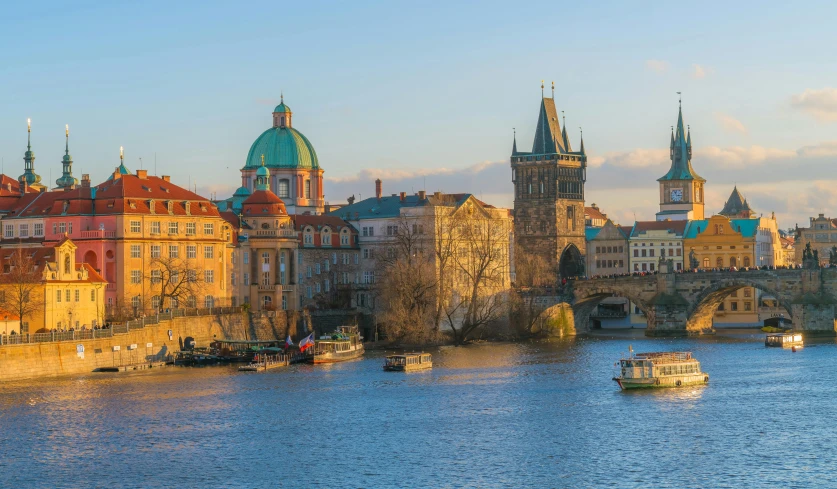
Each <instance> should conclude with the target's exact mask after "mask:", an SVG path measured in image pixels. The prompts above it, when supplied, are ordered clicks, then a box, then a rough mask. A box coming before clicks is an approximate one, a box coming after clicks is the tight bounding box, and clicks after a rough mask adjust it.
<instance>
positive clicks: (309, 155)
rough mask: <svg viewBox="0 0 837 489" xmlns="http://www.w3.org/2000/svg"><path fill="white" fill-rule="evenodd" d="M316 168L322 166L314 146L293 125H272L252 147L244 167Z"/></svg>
mask: <svg viewBox="0 0 837 489" xmlns="http://www.w3.org/2000/svg"><path fill="white" fill-rule="evenodd" d="M262 155H264V164H265V166H266V167H268V168H314V169H317V168H319V167H320V163H319V161H318V160H317V153H316V152H315V151H314V146H312V145H311V143H310V142H309V141H308V139H307V138H306V137H305V136H303V135H302V133H301V132H299V131H297V130H296V129H294V128H292V127H271V128H270V129H268V130H267V131H265V132H263V133H262V135H261V136H259V137H258V139H256V141H255V142H254V143H253V145H252V146H251V147H250V153H248V155H247V163H246V164H245V166H244V168H249V169H252V168H259V167H261V166H262V159H261V157H262Z"/></svg>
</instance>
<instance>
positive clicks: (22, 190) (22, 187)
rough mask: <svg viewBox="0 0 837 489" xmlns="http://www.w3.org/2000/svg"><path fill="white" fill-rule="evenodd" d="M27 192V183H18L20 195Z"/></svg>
mask: <svg viewBox="0 0 837 489" xmlns="http://www.w3.org/2000/svg"><path fill="white" fill-rule="evenodd" d="M27 190H29V182H27V181H26V180H24V181H22V182H20V195H24V194H26V191H27Z"/></svg>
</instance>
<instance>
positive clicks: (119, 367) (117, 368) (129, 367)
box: [93, 362, 171, 372]
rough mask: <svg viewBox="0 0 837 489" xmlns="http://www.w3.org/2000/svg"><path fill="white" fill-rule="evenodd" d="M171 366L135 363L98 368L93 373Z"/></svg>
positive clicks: (154, 363)
mask: <svg viewBox="0 0 837 489" xmlns="http://www.w3.org/2000/svg"><path fill="white" fill-rule="evenodd" d="M167 365H171V363H170V362H150V363H135V364H132V365H115V366H113V367H99V368H97V369H95V370H93V371H94V372H128V371H131V370H147V369H149V368H162V367H165V366H167Z"/></svg>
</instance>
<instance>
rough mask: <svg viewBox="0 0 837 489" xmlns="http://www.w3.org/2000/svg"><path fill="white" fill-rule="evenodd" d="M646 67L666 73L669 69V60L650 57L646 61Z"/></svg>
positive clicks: (656, 71)
mask: <svg viewBox="0 0 837 489" xmlns="http://www.w3.org/2000/svg"><path fill="white" fill-rule="evenodd" d="M645 68H647V69H649V70H651V71H653V72H655V73H665V72H666V70H668V62H667V61H661V60H659V59H649V60H648V61H646V62H645Z"/></svg>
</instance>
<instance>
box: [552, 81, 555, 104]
mask: <svg viewBox="0 0 837 489" xmlns="http://www.w3.org/2000/svg"><path fill="white" fill-rule="evenodd" d="M552 99H553V100H555V82H554V81H553V82H552Z"/></svg>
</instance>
